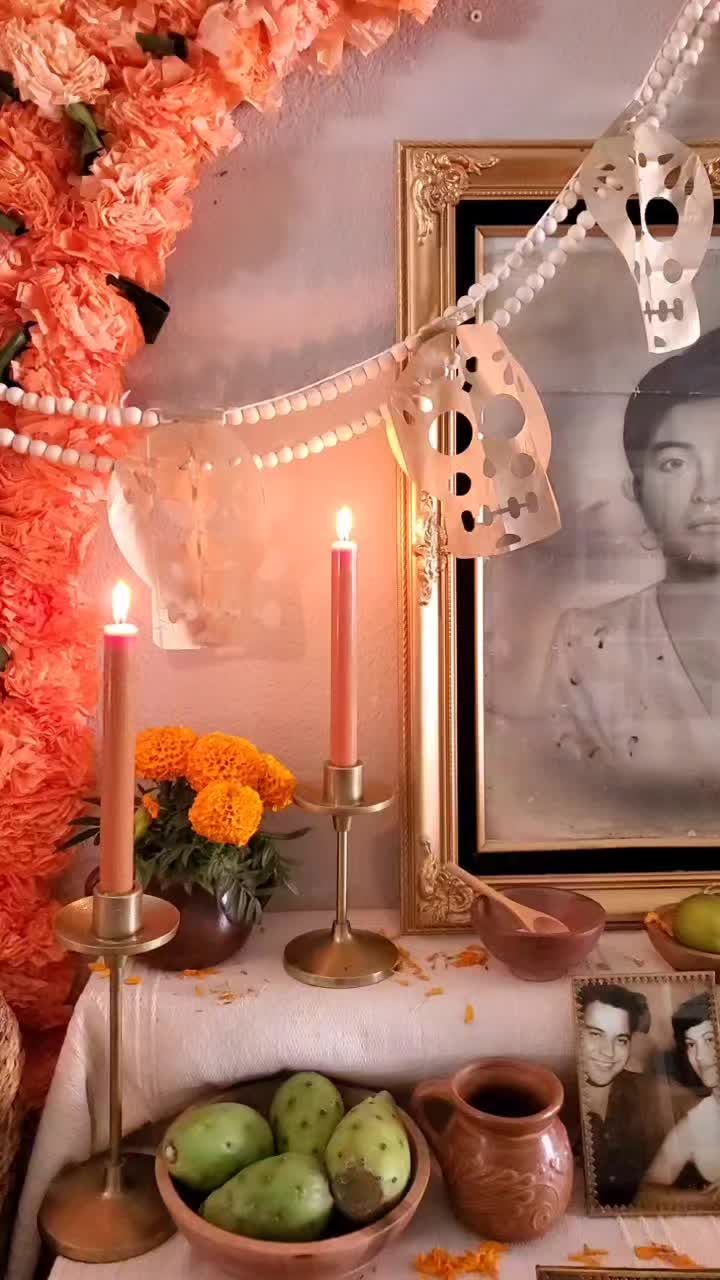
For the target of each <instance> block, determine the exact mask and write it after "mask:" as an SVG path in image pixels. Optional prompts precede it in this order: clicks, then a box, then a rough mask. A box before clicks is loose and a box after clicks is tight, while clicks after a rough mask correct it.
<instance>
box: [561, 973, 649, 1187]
mask: <svg viewBox="0 0 720 1280" xmlns="http://www.w3.org/2000/svg"><path fill="white" fill-rule="evenodd" d="M579 999H580V1008H581V1013H582V1020H581V1025H580V1054H581V1059H580V1061H581V1071H582V1074H583V1076H584V1086H585V1087H584V1090H583V1106H584V1108H586V1109H587V1111H586V1125H587V1126H588V1127H589V1131H590V1132H589V1138H590V1147H591V1151H592V1162H593V1166H594V1171H595V1196H596V1199H597V1200H598V1201H599V1203H600V1204H601V1205H608V1206H622V1205H628V1204H630V1203H631V1202H632V1201H633V1199H634V1198H635V1194H636V1192H637V1189H638V1186H639V1183H640V1180H641V1178H642V1175H643V1174H644V1172H645V1170H646V1169H647V1167H648V1164H649V1162H650V1161H651V1159H652V1157H653V1155H654V1153H655V1152H656V1151H657V1149H658V1146H659V1144H660V1135H659V1134H658V1133H657V1132H656V1130H655V1123H654V1121H655V1117H656V1116H657V1108H656V1107H655V1106H654V1105H653V1102H652V1090H651V1086H650V1083H649V1081H648V1080H647V1078H646V1077H645V1076H643V1075H640V1074H639V1073H638V1072H636V1071H628V1070H627V1065H628V1061H629V1059H630V1052H631V1048H632V1039H633V1036H634V1035H636V1034H646V1033H647V1032H648V1031H649V1030H650V1010H649V1009H648V1004H647V1000H646V999H645V996H644V995H641V994H640V993H639V992H635V991H629V990H628V989H627V988H626V987H621V986H620V985H619V984H614V983H605V982H588V983H587V984H586V986H584V987H583V988H582V989H581V991H580V997H579ZM587 1136H588V1135H587V1130H586V1139H587Z"/></svg>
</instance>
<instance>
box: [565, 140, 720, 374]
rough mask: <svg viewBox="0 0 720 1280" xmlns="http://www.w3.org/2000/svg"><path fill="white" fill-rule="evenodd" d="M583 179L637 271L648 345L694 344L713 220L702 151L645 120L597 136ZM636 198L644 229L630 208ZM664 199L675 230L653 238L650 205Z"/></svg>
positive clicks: (594, 207)
mask: <svg viewBox="0 0 720 1280" xmlns="http://www.w3.org/2000/svg"><path fill="white" fill-rule="evenodd" d="M580 183H581V187H582V194H583V197H584V199H585V203H586V205H587V207H588V209H589V210H590V212H591V213H592V215H593V217H594V218H595V219H596V220H597V222H598V225H599V226H600V227H602V230H603V231H604V232H605V234H606V235H608V236H609V237H610V239H611V240H612V241H614V243H615V244H616V246H617V248H618V249H619V250H620V252H621V254H622V255H623V257H624V259H625V261H626V262H627V264H628V267H629V268H630V270H631V272H632V273H633V277H634V279H635V283H636V285H637V289H638V293H639V295H640V303H641V307H642V315H643V321H644V324H645V332H646V336H647V343H648V349H649V350H650V351H651V352H653V353H655V354H661V353H664V352H666V351H677V350H680V349H681V348H682V347H689V346H691V345H692V343H693V342H695V341H696V340H697V339H698V338H699V336H700V317H699V314H698V308H697V302H696V299H695V293H694V290H693V287H692V282H693V280H694V278H695V276H696V274H697V272H698V269H699V267H700V265H701V263H702V261H703V258H704V257H705V253H706V252H707V248H708V245H709V244H710V236H711V233H712V226H713V219H714V207H713V194H712V187H711V184H710V179H709V177H708V175H707V173H706V171H705V167H704V165H703V163H702V161H701V159H700V157H699V156H697V155H696V154H695V152H694V151H691V150H690V149H689V147H686V146H685V144H684V143H683V142H678V140H677V138H674V137H673V136H672V134H671V133H667V132H666V131H665V130H664V129H658V128H656V127H655V126H653V125H648V124H640V125H638V126H637V128H636V129H635V131H634V132H632V133H627V134H623V135H620V136H618V137H605V138H600V140H599V141H598V142H596V144H595V146H594V147H593V149H592V151H591V152H590V154H589V156H588V157H587V159H586V160H585V161H584V163H583V165H582V168H581V170H580ZM634 196H637V197H638V199H639V204H640V226H639V227H636V226H635V225H634V223H633V222H632V221H631V220H630V217H629V215H628V211H627V202H628V200H631V199H632V198H633V197H634ZM659 200H660V201H667V202H669V204H671V205H672V206H673V207H674V208H675V210H676V211H677V215H678V224H677V227H676V228H675V229H674V233H673V230H672V228H671V227H668V228H663V231H667V234H663V235H662V236H661V235H657V236H656V235H654V234H653V232H652V230H651V229H650V225H649V223H648V208H649V206H650V203H651V201H654V202H655V203H656V204H657V201H659ZM650 222H652V214H651V217H650Z"/></svg>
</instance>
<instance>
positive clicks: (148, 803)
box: [142, 793, 160, 821]
mask: <svg viewBox="0 0 720 1280" xmlns="http://www.w3.org/2000/svg"><path fill="white" fill-rule="evenodd" d="M142 802H143V809H147V811H148V813H149V814H150V817H151V818H152V819H153V821H154V820H155V818H159V817H160V805H159V804H158V802H157V800H156V799H155V796H151V795H150V794H149V793H148V794H147V795H144V796H143V801H142Z"/></svg>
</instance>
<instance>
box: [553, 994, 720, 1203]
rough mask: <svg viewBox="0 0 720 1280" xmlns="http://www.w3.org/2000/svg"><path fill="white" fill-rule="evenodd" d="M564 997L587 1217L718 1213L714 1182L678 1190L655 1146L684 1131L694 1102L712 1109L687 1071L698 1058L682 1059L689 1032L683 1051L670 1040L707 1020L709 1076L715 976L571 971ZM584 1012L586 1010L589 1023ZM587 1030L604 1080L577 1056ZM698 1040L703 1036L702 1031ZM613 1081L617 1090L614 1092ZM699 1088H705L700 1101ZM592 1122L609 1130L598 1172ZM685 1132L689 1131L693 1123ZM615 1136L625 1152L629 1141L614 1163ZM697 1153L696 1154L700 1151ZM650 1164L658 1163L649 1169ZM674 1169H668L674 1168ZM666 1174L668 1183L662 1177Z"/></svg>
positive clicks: (719, 1036) (719, 1049)
mask: <svg viewBox="0 0 720 1280" xmlns="http://www.w3.org/2000/svg"><path fill="white" fill-rule="evenodd" d="M676 993H677V994H676ZM618 997H619V998H618ZM674 997H675V999H673V998H674ZM572 1000H573V1015H574V1023H575V1032H576V1035H575V1045H576V1056H577V1073H578V1096H579V1099H580V1121H581V1128H582V1146H583V1167H584V1171H585V1199H586V1209H587V1213H588V1216H589V1217H591V1218H617V1217H647V1216H648V1215H652V1214H658V1213H660V1214H663V1215H682V1216H711V1215H716V1214H717V1213H718V1211H719V1210H720V1191H717V1190H715V1189H714V1188H715V1184H714V1182H713V1184H712V1185H711V1186H710V1187H709V1188H708V1191H701V1190H687V1189H679V1188H678V1179H677V1176H675V1177H674V1180H673V1181H672V1182H670V1181H669V1174H668V1168H667V1166H669V1164H670V1163H672V1159H671V1156H668V1157H665V1155H664V1152H665V1147H664V1145H663V1144H664V1143H665V1142H666V1141H667V1139H668V1136H669V1135H670V1133H671V1131H672V1134H673V1138H675V1137H676V1135H677V1134H680V1133H682V1132H683V1129H682V1126H683V1125H684V1126H688V1117H689V1116H691V1115H692V1113H693V1111H694V1110H695V1107H696V1106H702V1105H703V1104H707V1103H710V1104H711V1109H714V1108H716V1107H717V1103H716V1101H715V1099H714V1097H713V1096H712V1091H711V1089H710V1088H709V1087H706V1086H705V1085H704V1083H703V1082H702V1077H701V1076H699V1075H698V1071H697V1070H695V1069H694V1068H695V1067H697V1060H696V1061H695V1063H694V1064H693V1065H691V1064H690V1057H689V1051H688V1050H687V1049H686V1047H685V1046H686V1044H687V1043H689V1035H688V1039H687V1040H683V1048H682V1058H680V1047H679V1042H678V1041H677V1039H676V1036H677V1035H682V1033H683V1028H685V1027H687V1028H688V1033H689V1029H690V1027H696V1026H697V1027H702V1026H703V1025H704V1024H705V1023H706V1022H707V1023H708V1024H709V1028H710V1030H709V1031H708V1032H707V1036H708V1041H709V1043H708V1046H707V1049H705V1048H703V1049H702V1053H703V1054H705V1053H708V1054H709V1055H711V1056H710V1066H709V1070H710V1071H711V1072H713V1073H714V1076H715V1078H717V1072H718V1064H719V1063H720V1029H719V1028H718V1011H717V1003H716V987H715V975H714V974H713V973H692V972H689V971H688V972H685V973H658V974H647V973H633V974H610V975H603V976H597V975H593V976H587V975H586V976H584V977H581V978H573V979H572ZM623 1000H624V1001H625V1003H623ZM638 1001H639V1002H641V1003H640V1005H638ZM590 1010H593V1012H592V1013H591V1014H590V1019H591V1028H590V1029H589V1028H588V1013H589V1011H590ZM603 1014H604V1016H603ZM706 1015H707V1016H706ZM676 1017H678V1018H679V1020H680V1023H679V1025H680V1028H681V1030H680V1031H676V1028H675V1024H674V1019H675V1018H676ZM643 1019H645V1020H646V1021H643ZM601 1023H602V1026H601V1025H600V1024H601ZM596 1024H597V1025H596ZM623 1029H624V1030H625V1031H626V1032H627V1034H626V1035H625V1036H624V1042H625V1043H624V1047H623V1048H618V1047H617V1046H618V1044H619V1042H620V1039H621V1038H623V1037H622V1031H623ZM585 1035H587V1036H588V1037H589V1039H588V1041H587V1044H588V1045H589V1048H587V1053H589V1054H590V1055H591V1057H590V1064H593V1063H594V1066H595V1068H596V1069H597V1070H598V1072H599V1073H604V1075H603V1078H602V1079H598V1080H595V1081H593V1080H592V1079H591V1076H590V1071H591V1070H592V1069H593V1067H592V1065H589V1064H588V1062H587V1059H586V1057H585V1054H586V1046H585V1043H584V1040H583V1036H585ZM699 1038H702V1033H700V1037H699ZM638 1040H640V1041H642V1042H645V1043H644V1046H643V1049H642V1050H638V1048H637V1041H638ZM713 1048H714V1056H712V1050H713ZM593 1055H594V1056H593ZM640 1058H642V1059H643V1069H642V1070H641V1071H638V1070H637V1064H638V1060H639V1059H640ZM619 1063H621V1064H622V1065H620V1066H619V1065H618V1064H619ZM633 1063H634V1066H633V1065H632V1064H633ZM706 1065H707V1064H706ZM704 1069H705V1068H704V1067H700V1068H698V1070H704ZM691 1081H692V1083H691ZM616 1088H618V1089H619V1092H618V1093H617V1094H614V1093H613V1091H614V1090H615V1089H616ZM598 1094H601V1095H603V1099H602V1106H603V1107H604V1118H603V1120H602V1121H599V1120H598V1117H597V1116H596V1115H595V1114H594V1107H593V1101H594V1100H596V1099H597V1097H598ZM701 1094H704V1095H705V1096H704V1097H702V1101H698V1099H699V1098H700V1096H701ZM693 1098H695V1099H696V1101H695V1105H694V1106H693V1105H691V1103H692V1099H693ZM620 1112H622V1114H619V1113H620ZM713 1115H714V1111H713ZM596 1123H600V1124H601V1125H602V1127H603V1135H604V1134H605V1130H606V1127H607V1128H611V1129H612V1130H613V1139H612V1142H611V1139H610V1138H609V1137H607V1138H606V1137H605V1136H603V1137H602V1150H603V1162H602V1167H601V1169H600V1171H599V1170H598V1164H597V1159H596V1151H595V1139H594V1133H593V1130H594V1126H595V1124H596ZM697 1123H698V1124H699V1125H700V1127H701V1128H702V1129H703V1131H704V1132H705V1133H711V1127H709V1126H708V1119H707V1117H701V1118H699V1119H698V1122H697ZM689 1132H690V1131H689ZM692 1132H693V1133H694V1132H695V1130H694V1128H693V1130H692ZM618 1134H619V1135H620V1137H621V1144H622V1147H623V1151H624V1150H625V1148H627V1149H628V1155H627V1157H626V1158H625V1164H624V1165H622V1166H621V1164H620V1162H619V1161H616V1160H615V1159H614V1158H611V1156H610V1152H611V1150H612V1144H613V1143H614V1141H615V1137H616V1136H617V1135H618ZM686 1141H687V1142H690V1138H689V1137H687V1138H682V1139H681V1138H678V1139H677V1143H676V1148H675V1151H676V1152H677V1151H679V1150H680V1148H681V1145H682V1143H683V1142H686ZM693 1149H694V1148H693ZM661 1151H662V1153H663V1154H662V1155H660V1153H661ZM659 1155H660V1161H659V1165H658V1164H657V1163H656V1160H657V1158H658V1156H659ZM697 1158H698V1161H699V1160H700V1157H699V1156H698V1157H697ZM686 1163H687V1164H689V1159H688V1161H683V1166H682V1172H683V1173H684V1171H685V1164H686ZM663 1164H664V1166H665V1170H664V1173H661V1172H660V1168H659V1166H663ZM654 1170H657V1173H656V1174H654V1173H653V1171H654ZM672 1172H673V1175H674V1174H675V1170H674V1169H673V1171H672ZM648 1174H650V1177H648ZM666 1176H667V1177H668V1181H667V1182H665V1181H664V1178H665V1177H666ZM698 1177H700V1174H698ZM601 1184H602V1185H601ZM633 1188H634V1190H633ZM603 1192H604V1193H605V1194H603ZM613 1192H614V1193H616V1198H615V1200H614V1201H612V1202H611V1201H610V1194H611V1193H613ZM711 1193H712V1194H711Z"/></svg>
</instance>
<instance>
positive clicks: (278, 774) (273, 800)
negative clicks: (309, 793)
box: [257, 755, 297, 813]
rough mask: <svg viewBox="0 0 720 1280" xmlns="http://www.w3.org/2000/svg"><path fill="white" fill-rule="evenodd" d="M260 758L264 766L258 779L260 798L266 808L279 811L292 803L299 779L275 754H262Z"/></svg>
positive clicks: (274, 811) (275, 811)
mask: <svg viewBox="0 0 720 1280" xmlns="http://www.w3.org/2000/svg"><path fill="white" fill-rule="evenodd" d="M260 760H261V762H262V766H261V772H260V776H259V778H258V780H257V789H258V792H259V794H260V799H261V800H262V802H263V804H264V805H265V808H266V809H272V811H273V813H279V812H280V810H281V809H287V808H288V806H289V805H291V804H292V802H293V798H294V796H295V787H296V785H297V779H296V777H295V774H294V773H292V772H291V771H290V769H288V768H287V767H286V766H285V765H284V764H283V763H282V761H280V760H276V759H275V756H269V755H262V756H261V757H260Z"/></svg>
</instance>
